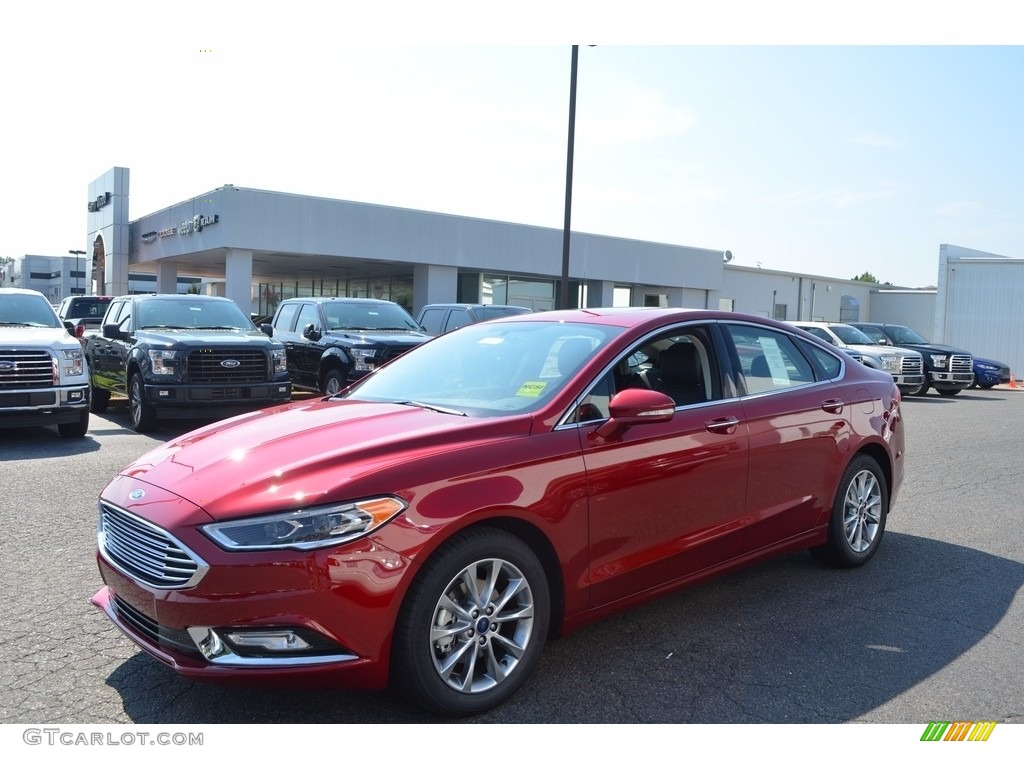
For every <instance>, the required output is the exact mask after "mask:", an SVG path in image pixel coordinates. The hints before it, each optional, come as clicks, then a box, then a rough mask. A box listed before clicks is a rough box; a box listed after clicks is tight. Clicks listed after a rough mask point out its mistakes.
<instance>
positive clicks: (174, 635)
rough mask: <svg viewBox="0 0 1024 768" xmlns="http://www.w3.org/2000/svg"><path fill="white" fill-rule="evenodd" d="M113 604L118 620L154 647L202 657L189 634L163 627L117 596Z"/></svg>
mask: <svg viewBox="0 0 1024 768" xmlns="http://www.w3.org/2000/svg"><path fill="white" fill-rule="evenodd" d="M111 604H112V606H113V608H114V613H115V614H117V618H119V619H120V620H121V621H122V622H124V623H125V624H127V625H128V626H129V627H131V628H132V629H133V630H135V632H136V633H137V634H139V635H141V636H142V637H144V638H145V639H147V640H149V642H151V643H153V644H154V645H161V646H163V647H165V648H173V649H174V650H176V651H181V652H182V653H187V654H189V655H190V656H196V657H201V656H202V654H200V653H199V650H198V649H197V648H196V645H195V643H193V642H192V639H191V638H190V637H189V635H188V632H185V631H184V630H180V629H173V628H171V627H164V626H161V625H160V624H159V623H158V622H157V620H156V619H154V618H152V617H150V616H147V615H146V614H144V613H143V612H142V611H140V610H138V609H137V608H135V607H134V606H131V605H129V604H128V603H127V602H126V601H124V600H122V599H121V598H120V597H117V596H116V595H115V597H114V599H113V601H112V602H111Z"/></svg>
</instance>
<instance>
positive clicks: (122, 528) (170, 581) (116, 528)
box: [96, 500, 209, 589]
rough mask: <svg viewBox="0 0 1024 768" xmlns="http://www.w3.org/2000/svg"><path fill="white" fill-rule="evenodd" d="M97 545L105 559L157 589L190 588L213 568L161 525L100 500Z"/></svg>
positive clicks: (140, 581) (141, 582)
mask: <svg viewBox="0 0 1024 768" xmlns="http://www.w3.org/2000/svg"><path fill="white" fill-rule="evenodd" d="M99 507H100V515H99V526H98V527H97V531H96V542H97V545H98V546H99V550H100V552H101V553H102V554H103V557H105V558H106V559H107V561H108V562H110V563H111V564H112V565H115V566H117V567H118V568H119V569H120V570H121V571H122V572H124V573H125V574H126V575H128V576H130V577H131V578H132V579H133V580H135V581H138V582H139V583H140V584H145V585H146V586H148V587H154V588H156V589H189V588H190V587H194V586H195V585H196V584H198V583H199V581H200V579H202V578H203V576H205V575H206V572H207V571H208V570H209V565H207V563H206V562H205V561H204V560H203V559H202V558H201V557H199V556H198V555H197V554H195V553H194V552H193V551H192V550H190V549H189V548H188V547H186V546H185V545H184V544H182V543H181V542H180V541H178V540H177V539H175V538H174V537H173V536H171V534H169V533H168V532H167V531H165V530H164V529H163V528H160V527H159V526H157V525H154V524H153V523H151V522H149V521H148V520H143V519H142V518H141V517H139V516H138V515H133V514H132V513H131V512H128V511H126V510H124V509H121V508H120V507H115V506H114V505H113V504H109V503H108V502H105V501H103V500H101V501H100V504H99Z"/></svg>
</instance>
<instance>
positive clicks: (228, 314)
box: [85, 294, 292, 432]
mask: <svg viewBox="0 0 1024 768" xmlns="http://www.w3.org/2000/svg"><path fill="white" fill-rule="evenodd" d="M270 330H271V329H270V328H269V326H266V327H264V329H263V330H260V329H257V328H256V326H255V325H253V322H252V320H250V319H249V317H248V316H247V315H246V314H245V313H244V312H242V310H240V309H239V308H238V305H236V304H235V303H234V302H233V301H231V300H229V299H225V298H219V297H216V296H196V295H185V296H176V295H163V294H145V295H134V296H119V297H117V298H115V299H114V300H113V301H112V302H110V306H108V307H107V311H106V314H105V315H104V317H103V323H102V328H101V330H100V332H99V333H97V334H95V335H93V336H91V337H90V338H89V340H88V344H87V346H86V350H85V354H86V358H87V360H88V362H89V374H90V383H91V384H92V400H91V407H92V411H93V413H103V412H105V411H106V409H107V406H108V404H109V402H110V398H111V395H121V396H124V397H127V398H128V411H129V414H130V416H131V424H132V428H133V429H134V430H135V431H136V432H147V431H149V430H152V429H153V428H154V427H155V426H156V424H157V421H158V419H164V418H210V417H213V418H223V417H226V416H231V415H235V414H237V413H241V412H244V411H249V410H255V409H257V408H261V407H264V406H268V405H275V404H278V403H284V402H288V401H289V400H290V399H291V394H292V392H291V383H290V382H289V380H288V366H287V361H286V358H285V350H284V345H283V344H281V343H280V342H277V341H275V340H274V339H272V338H271V337H270V335H269V333H268V331H270Z"/></svg>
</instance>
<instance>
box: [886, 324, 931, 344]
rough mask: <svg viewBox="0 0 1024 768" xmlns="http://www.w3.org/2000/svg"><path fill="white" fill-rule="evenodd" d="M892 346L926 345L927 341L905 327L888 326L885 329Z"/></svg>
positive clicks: (911, 329)
mask: <svg viewBox="0 0 1024 768" xmlns="http://www.w3.org/2000/svg"><path fill="white" fill-rule="evenodd" d="M886 330H887V331H888V333H889V336H891V337H892V343H893V344H927V343H928V340H927V339H926V338H925V337H924V336H922V335H921V334H919V333H918V332H917V331H915V330H914V329H913V328H908V327H907V326H905V325H890V326H887V327H886Z"/></svg>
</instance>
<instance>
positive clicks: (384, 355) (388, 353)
mask: <svg viewBox="0 0 1024 768" xmlns="http://www.w3.org/2000/svg"><path fill="white" fill-rule="evenodd" d="M413 346H415V345H410V346H408V347H387V348H386V349H383V350H381V352H380V353H379V358H380V361H381V364H383V363H386V362H387V361H388V360H394V359H395V358H396V357H398V356H399V355H404V354H405V353H406V352H408V351H409V350H410V349H412V348H413Z"/></svg>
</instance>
